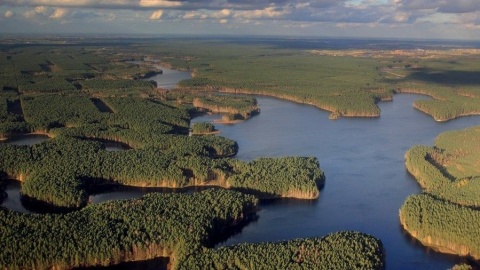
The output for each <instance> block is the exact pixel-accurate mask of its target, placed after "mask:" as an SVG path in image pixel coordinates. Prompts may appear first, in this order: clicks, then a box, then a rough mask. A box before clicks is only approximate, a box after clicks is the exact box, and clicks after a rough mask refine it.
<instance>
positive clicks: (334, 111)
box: [217, 87, 388, 119]
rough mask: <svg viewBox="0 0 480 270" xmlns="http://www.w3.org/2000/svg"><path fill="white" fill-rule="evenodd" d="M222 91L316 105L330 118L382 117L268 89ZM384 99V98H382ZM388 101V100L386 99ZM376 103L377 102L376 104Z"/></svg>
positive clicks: (222, 90) (224, 88) (377, 114)
mask: <svg viewBox="0 0 480 270" xmlns="http://www.w3.org/2000/svg"><path fill="white" fill-rule="evenodd" d="M217 91H218V92H220V93H231V94H249V95H261V96H268V97H275V98H279V99H283V100H288V101H291V102H295V103H299V104H306V105H311V106H314V107H316V108H318V109H321V110H324V111H327V112H330V113H331V114H334V115H335V116H334V117H332V118H330V119H337V118H340V117H363V118H378V117H380V112H379V113H373V114H372V113H339V112H338V110H337V109H335V108H332V107H330V106H326V105H325V106H322V105H320V104H316V103H314V102H307V101H306V100H305V99H304V100H303V101H302V100H301V99H300V98H298V97H295V96H290V95H280V94H275V93H271V92H266V91H255V90H244V89H236V88H228V87H220V88H218V89H217ZM382 101H383V100H382ZM386 101H388V100H386ZM375 105H376V104H375Z"/></svg>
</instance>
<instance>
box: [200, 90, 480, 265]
mask: <svg viewBox="0 0 480 270" xmlns="http://www.w3.org/2000/svg"><path fill="white" fill-rule="evenodd" d="M422 98H423V99H426V98H427V97H423V96H419V95H410V94H400V95H395V97H394V101H393V102H382V103H380V104H379V105H380V107H381V109H382V115H381V117H380V118H374V119H360V118H341V119H338V120H335V121H333V120H329V119H328V115H329V113H328V112H325V111H322V110H319V109H316V108H314V107H312V106H308V105H302V104H297V103H293V102H288V101H283V100H279V99H275V98H268V97H257V99H258V104H259V106H260V108H261V110H262V111H261V113H260V114H259V115H257V116H255V117H253V118H252V119H250V120H248V121H245V122H242V123H239V124H236V125H219V124H216V127H217V129H219V130H221V132H222V133H221V135H222V136H225V137H227V138H230V139H233V140H235V141H237V142H238V145H239V153H238V155H237V157H238V158H240V159H242V160H252V159H254V158H257V157H264V156H265V157H280V156H315V157H317V158H318V159H319V160H320V167H321V169H322V170H324V172H325V175H326V183H325V187H324V188H323V190H322V191H321V194H320V198H319V199H318V200H317V201H298V200H279V201H273V202H268V203H263V204H262V205H261V209H262V210H261V211H260V212H259V217H260V218H259V219H258V220H257V221H256V222H254V223H251V224H249V225H248V226H247V227H245V228H244V229H243V230H242V232H241V233H240V234H237V235H235V236H233V237H231V238H229V239H228V240H227V241H226V242H224V243H221V244H220V245H233V244H237V243H241V242H263V241H279V240H284V239H292V238H298V237H312V236H323V235H326V234H328V233H332V232H336V231H339V230H358V231H362V232H365V233H369V234H372V235H374V236H375V237H377V238H380V239H381V240H382V242H383V244H384V247H385V249H386V254H387V256H386V266H387V269H448V268H451V267H452V266H453V264H455V263H457V262H460V261H462V259H461V258H459V257H456V256H449V255H443V254H440V253H436V252H433V251H432V250H430V249H427V248H425V247H423V246H421V245H420V244H417V242H416V241H415V240H414V239H412V238H411V237H409V236H408V235H407V234H406V233H405V232H404V231H403V229H402V228H401V226H400V223H399V219H398V210H399V209H400V206H401V205H402V204H403V202H404V201H405V199H406V197H407V196H409V195H411V194H414V193H419V192H420V191H421V189H420V187H419V186H418V185H417V183H416V181H415V180H414V179H413V178H412V177H411V176H410V175H409V174H408V173H407V171H406V169H405V161H404V155H405V152H406V151H407V150H408V149H409V148H410V147H412V146H413V145H416V144H424V145H432V144H433V142H434V139H435V137H436V136H438V135H439V134H440V133H441V132H444V131H447V130H452V129H463V128H466V127H470V126H474V125H480V117H464V118H460V119H457V120H453V121H449V122H442V123H439V122H435V121H434V120H433V119H432V118H431V117H430V116H428V115H425V114H423V113H421V112H419V111H417V110H415V109H414V108H413V107H412V104H413V101H414V100H416V99H422ZM219 117H220V116H219V115H205V116H202V117H199V118H196V119H194V120H193V122H205V121H213V120H214V119H216V118H219Z"/></svg>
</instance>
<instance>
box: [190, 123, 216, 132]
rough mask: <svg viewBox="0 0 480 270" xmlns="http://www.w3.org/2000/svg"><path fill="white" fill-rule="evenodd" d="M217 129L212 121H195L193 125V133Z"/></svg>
mask: <svg viewBox="0 0 480 270" xmlns="http://www.w3.org/2000/svg"><path fill="white" fill-rule="evenodd" d="M214 131H215V126H214V125H213V124H212V123H205V122H202V123H194V124H193V125H192V133H193V134H208V133H212V132H214Z"/></svg>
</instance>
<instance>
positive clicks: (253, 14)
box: [234, 6, 289, 19]
mask: <svg viewBox="0 0 480 270" xmlns="http://www.w3.org/2000/svg"><path fill="white" fill-rule="evenodd" d="M288 13H289V11H288V10H281V9H278V8H276V7H273V6H271V7H267V8H264V9H257V10H245V11H237V12H235V15H234V17H235V18H242V19H261V18H276V17H281V16H284V15H286V14H288Z"/></svg>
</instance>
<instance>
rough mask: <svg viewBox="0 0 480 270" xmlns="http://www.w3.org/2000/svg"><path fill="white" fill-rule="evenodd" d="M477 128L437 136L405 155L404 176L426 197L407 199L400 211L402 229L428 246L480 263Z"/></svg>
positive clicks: (421, 195)
mask: <svg viewBox="0 0 480 270" xmlns="http://www.w3.org/2000/svg"><path fill="white" fill-rule="evenodd" d="M479 135H480V128H479V127H473V128H469V129H465V130H461V131H450V132H445V133H443V134H441V135H439V136H438V137H437V139H436V141H435V146H434V147H427V146H415V147H413V148H412V149H410V150H409V151H408V152H407V154H406V165H407V169H408V171H409V172H410V173H411V174H412V175H413V176H414V177H415V178H416V179H417V181H418V183H419V184H420V185H421V186H422V187H423V189H424V192H425V193H424V194H420V195H413V196H411V197H409V198H408V199H407V200H406V201H405V203H404V205H403V206H402V208H401V210H400V220H401V222H402V225H403V227H404V228H405V229H406V230H407V231H408V232H409V233H410V234H411V235H412V236H414V237H415V238H417V239H419V240H420V241H421V242H422V243H424V244H425V245H427V246H433V247H435V248H437V249H438V250H440V251H442V252H446V253H453V254H459V255H462V256H470V257H472V258H475V259H476V260H479V259H480V250H479V247H480V234H479V230H478V226H477V224H478V222H479V221H480V211H479V208H478V207H479V206H480V201H479V198H480V196H479V195H480V182H479V175H480V171H479V168H478V166H477V164H478V162H479V161H480V156H479V148H480V143H479V141H478V139H477V138H478V136H479Z"/></svg>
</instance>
